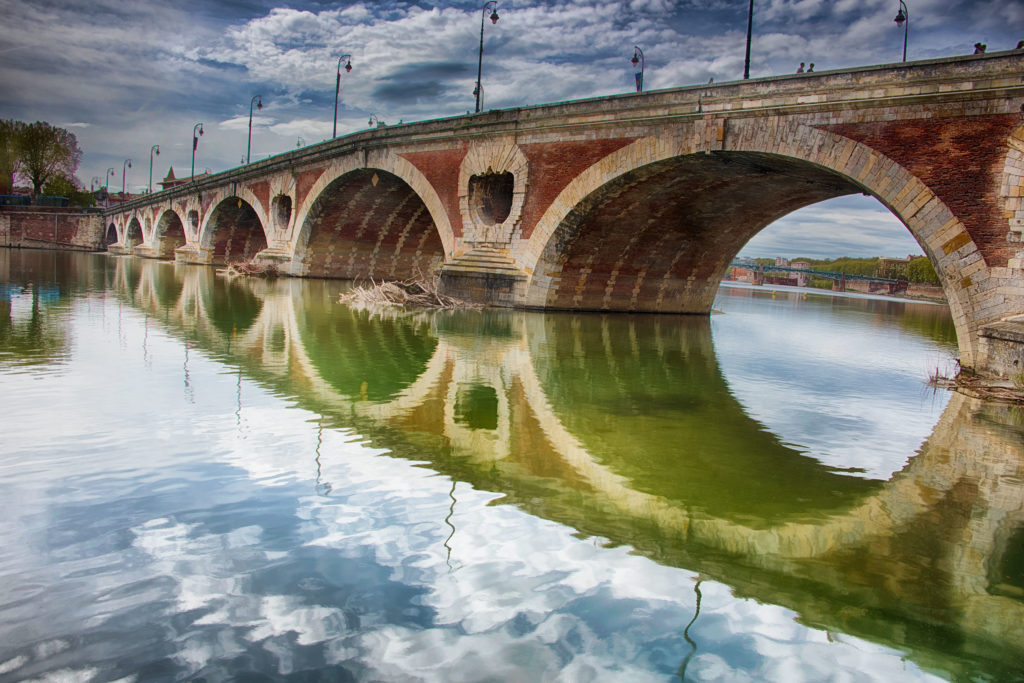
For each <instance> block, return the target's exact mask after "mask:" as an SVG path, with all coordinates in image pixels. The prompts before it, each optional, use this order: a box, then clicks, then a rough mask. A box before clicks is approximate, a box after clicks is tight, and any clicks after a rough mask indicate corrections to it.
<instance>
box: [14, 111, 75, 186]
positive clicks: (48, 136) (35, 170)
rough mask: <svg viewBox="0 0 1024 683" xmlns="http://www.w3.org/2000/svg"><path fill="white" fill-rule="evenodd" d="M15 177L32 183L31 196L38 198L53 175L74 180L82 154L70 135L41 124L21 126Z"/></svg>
mask: <svg viewBox="0 0 1024 683" xmlns="http://www.w3.org/2000/svg"><path fill="white" fill-rule="evenodd" d="M17 141H18V144H17V149H18V155H19V159H18V169H17V172H18V174H19V175H22V176H24V177H25V178H26V179H27V180H28V181H29V182H30V183H32V195H33V196H34V197H38V196H39V194H40V191H41V190H42V187H43V185H45V184H46V181H48V180H49V179H50V178H52V177H53V176H54V175H57V174H63V175H65V176H66V177H68V178H73V177H74V176H75V171H77V170H78V162H79V161H80V160H81V158H82V150H81V149H79V148H78V139H77V138H76V137H75V135H74V133H71V132H69V131H68V130H66V129H64V128H58V127H56V126H53V125H50V124H49V123H46V122H45V121H36V122H35V123H30V124H27V125H26V124H22V128H21V130H20V132H19V134H18V135H17Z"/></svg>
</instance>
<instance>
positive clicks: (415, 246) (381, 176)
mask: <svg viewBox="0 0 1024 683" xmlns="http://www.w3.org/2000/svg"><path fill="white" fill-rule="evenodd" d="M443 250H444V245H443V244H442V240H441V236H440V234H439V232H438V229H437V227H436V225H435V224H434V221H433V219H432V216H431V214H430V211H429V209H428V208H427V206H426V204H425V203H424V202H423V200H422V199H421V197H420V195H419V194H417V192H416V191H415V189H414V188H413V187H412V186H410V185H409V184H408V183H407V182H405V181H404V180H403V179H402V178H400V177H399V176H396V175H394V174H393V173H390V172H387V171H382V170H374V169H355V170H352V171H349V172H348V173H346V174H344V175H342V176H339V177H337V178H336V179H335V180H334V181H333V182H332V183H330V184H329V185H327V186H325V187H324V188H323V190H322V191H321V192H320V194H319V195H318V196H317V199H316V201H314V202H313V203H312V204H311V205H310V207H309V209H308V211H307V212H306V214H305V220H304V221H303V223H302V228H301V230H300V232H299V234H298V236H297V238H296V245H295V252H294V256H293V264H294V265H293V268H295V267H297V268H298V272H301V273H302V274H304V275H308V276H310V277H327V278H343V279H359V278H373V279H381V278H388V279H397V280H404V279H409V278H413V277H417V276H426V275H428V274H429V273H430V272H432V271H433V270H434V269H435V268H436V267H437V266H438V265H439V264H440V262H441V261H443V259H444V251H443Z"/></svg>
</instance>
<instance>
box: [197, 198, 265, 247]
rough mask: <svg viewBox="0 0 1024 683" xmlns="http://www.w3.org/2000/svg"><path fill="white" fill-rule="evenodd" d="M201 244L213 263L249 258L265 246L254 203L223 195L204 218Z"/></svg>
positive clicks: (263, 231)
mask: <svg viewBox="0 0 1024 683" xmlns="http://www.w3.org/2000/svg"><path fill="white" fill-rule="evenodd" d="M239 194H242V192H239ZM250 194H251V193H250ZM252 199H253V201H255V198H252ZM257 205H258V202H257ZM200 247H202V248H203V249H208V250H210V252H211V260H210V263H212V264H215V265H224V264H227V263H234V262H238V261H249V260H250V259H252V257H253V256H255V255H256V254H258V253H259V252H260V251H262V250H263V249H266V248H267V235H266V232H265V230H264V228H263V223H262V221H261V220H260V217H259V214H258V213H257V211H256V209H255V208H254V205H253V203H252V202H250V201H246V200H245V199H243V198H242V197H240V196H237V195H232V196H230V197H226V198H224V199H222V200H221V201H220V202H219V203H218V204H217V206H216V207H215V208H214V209H213V210H212V211H211V212H210V215H209V216H208V217H207V219H206V221H205V225H204V226H203V231H202V235H201V237H200Z"/></svg>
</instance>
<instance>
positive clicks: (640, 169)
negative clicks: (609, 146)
mask: <svg viewBox="0 0 1024 683" xmlns="http://www.w3.org/2000/svg"><path fill="white" fill-rule="evenodd" d="M729 124H730V125H729V134H728V135H727V136H726V140H727V142H726V144H725V145H724V146H720V147H721V148H720V149H716V150H714V151H707V150H705V149H703V148H701V147H698V143H699V142H700V141H699V140H698V138H697V136H693V135H690V136H678V137H674V136H672V135H671V134H667V135H665V136H664V137H663V138H662V137H657V138H656V137H648V138H643V139H641V140H637V141H636V142H634V143H632V144H631V145H629V146H627V147H624V148H623V149H622V150H619V151H618V152H614V153H612V154H611V155H609V156H608V157H606V158H605V159H602V160H601V161H600V162H598V163H597V164H594V165H593V166H591V167H590V168H588V169H587V170H586V171H584V172H583V173H581V174H580V175H579V176H578V177H577V178H575V179H574V180H573V181H572V182H571V183H570V184H569V185H568V186H567V187H566V188H565V189H564V190H563V191H562V192H561V194H560V195H559V196H558V198H556V200H555V201H554V202H552V204H551V206H550V207H549V208H548V209H547V211H546V212H545V213H544V214H543V215H542V216H541V218H540V220H539V221H538V223H537V226H536V228H535V229H534V231H533V234H532V235H531V237H530V240H529V242H528V243H527V245H526V247H525V248H524V249H521V250H519V251H518V252H517V257H518V258H519V261H520V265H521V267H523V268H524V269H525V270H526V272H529V273H533V275H532V277H531V279H530V282H529V285H528V288H527V291H526V295H525V301H524V303H525V304H526V305H527V306H531V307H552V305H551V303H549V300H550V299H551V292H552V291H554V290H556V289H557V288H561V289H562V292H563V296H562V297H561V299H558V298H556V299H555V301H554V304H555V305H554V307H569V308H572V307H574V306H573V305H571V304H572V303H573V302H572V301H571V300H570V301H569V304H570V305H565V301H566V299H565V296H564V294H565V291H566V283H564V282H563V281H562V278H561V275H562V263H560V260H563V259H564V256H563V252H565V250H566V249H567V248H571V246H572V240H573V239H574V237H575V235H573V234H572V226H573V224H574V223H579V222H580V221H581V220H585V218H581V210H582V211H584V212H585V211H586V210H588V209H591V208H593V205H594V203H595V201H597V200H601V199H602V197H601V195H602V192H607V190H608V188H612V189H613V190H614V191H617V192H621V193H628V192H629V191H630V189H631V188H630V185H631V183H632V189H633V190H635V189H636V187H637V186H639V184H642V183H643V182H644V181H645V179H646V177H647V176H648V174H649V172H650V171H651V170H652V169H653V170H654V171H658V170H659V169H664V168H665V165H669V166H670V165H671V164H673V163H677V162H676V160H679V159H686V158H689V159H694V160H697V159H704V158H707V159H717V161H716V162H714V163H728V160H729V159H730V156H731V155H738V156H739V157H742V158H744V159H746V160H747V163H748V165H751V167H756V165H757V164H758V163H762V162H763V163H764V164H766V165H767V166H768V167H769V168H771V167H773V166H775V167H776V168H777V169H778V170H781V171H782V172H795V173H797V174H801V173H805V172H806V173H807V174H808V176H807V177H806V178H804V179H802V180H801V182H807V183H810V184H813V183H815V182H833V181H834V182H836V183H839V186H837V188H836V189H835V193H834V194H831V196H840V195H842V194H850V193H851V192H855V191H862V192H865V193H867V194H870V195H872V196H874V197H875V198H876V199H878V200H879V201H880V202H881V203H882V204H883V205H884V206H886V207H887V208H888V209H889V210H890V211H891V212H892V213H893V214H894V215H895V216H896V217H897V218H899V219H900V221H902V222H903V224H904V225H905V226H906V227H907V229H908V230H909V231H910V232H911V234H912V235H913V236H914V238H915V239H916V240H917V242H918V243H919V244H920V245H921V247H922V249H923V250H924V251H925V253H926V254H927V255H928V257H929V259H930V260H931V261H932V263H933V265H934V266H935V270H936V272H937V273H938V274H939V277H940V279H941V281H942V285H943V288H944V290H945V292H946V295H947V298H948V301H949V306H950V310H951V312H952V314H953V318H954V323H955V325H956V330H957V336H958V339H959V344H960V351H961V362H962V363H963V364H964V365H965V366H968V367H970V366H972V365H973V362H974V358H975V354H976V353H977V348H976V346H977V333H978V327H979V324H978V322H977V321H976V319H975V316H974V315H973V313H974V309H975V306H974V303H973V300H974V298H975V296H976V294H977V292H976V286H975V285H973V282H972V280H971V278H970V277H969V273H968V272H967V270H966V269H968V268H970V269H973V270H972V272H976V271H977V270H979V269H985V268H986V267H987V266H986V264H985V263H984V260H983V259H982V258H981V255H980V254H979V253H978V249H977V246H976V245H975V244H974V242H973V240H972V239H971V237H970V235H969V234H968V233H967V230H966V229H965V227H964V225H963V223H962V222H961V221H960V220H959V219H958V218H957V217H956V216H955V215H954V214H953V213H952V211H951V210H950V209H949V207H947V206H946V205H945V204H944V203H943V202H942V201H941V200H940V199H939V198H938V197H937V196H936V195H935V193H934V192H932V191H931V190H930V189H929V188H928V187H927V186H926V185H925V184H924V183H923V182H922V181H921V180H920V179H918V178H917V177H915V176H914V175H913V174H912V173H910V172H909V171H908V170H907V169H905V168H903V167H901V166H900V165H899V164H897V163H896V162H894V161H893V160H891V159H889V158H888V157H886V156H885V155H883V154H881V153H879V152H878V151H876V150H874V149H872V148H870V147H867V146H866V145H863V144H861V143H858V142H856V141H853V140H850V139H848V138H845V137H842V136H839V135H836V134H834V133H829V132H826V131H822V130H820V129H817V128H813V127H810V126H806V125H803V124H799V123H790V124H787V125H784V126H778V127H773V126H768V125H765V124H764V123H762V122H760V121H758V120H750V121H736V122H733V121H730V122H729ZM681 139H682V140H685V142H680V140H681ZM705 152H706V153H705ZM733 158H737V157H736V156H734V157H733ZM808 187H810V185H809V186H808ZM825 194H826V196H820V197H818V198H814V197H813V196H808V197H806V198H805V200H802V199H801V198H800V197H799V193H798V192H797V193H794V196H793V197H792V198H791V199H792V201H791V202H790V204H791V205H790V206H788V208H787V207H785V206H780V207H779V208H780V209H784V208H786V209H787V210H785V211H784V212H783V213H780V214H778V215H775V216H771V215H761V216H757V217H756V218H758V219H760V220H761V222H762V223H763V224H760V225H758V224H753V225H752V226H751V227H752V228H754V229H753V230H748V231H747V232H749V234H747V235H746V237H745V238H744V239H742V241H738V242H737V243H735V244H734V245H733V246H732V250H731V252H729V253H728V254H726V253H725V251H728V249H725V247H723V250H724V251H723V252H722V253H719V254H707V255H704V254H700V253H695V254H684V255H683V257H690V258H692V259H694V260H700V259H701V257H705V258H708V260H712V261H715V263H714V267H711V268H708V269H707V270H708V272H707V273H702V274H701V276H700V277H703V278H704V279H705V280H707V281H708V282H709V283H710V285H709V287H706V288H703V289H700V288H699V287H698V285H697V280H699V279H700V277H697V278H695V277H692V273H690V274H689V275H690V276H691V277H689V278H688V279H686V278H677V277H674V284H675V285H676V286H674V287H669V288H668V289H667V291H668V297H666V298H663V299H662V300H661V301H657V299H655V301H654V303H655V304H656V305H646V306H636V307H634V308H633V310H675V309H673V308H672V307H670V306H667V305H666V299H667V298H671V297H674V296H676V295H678V294H680V293H685V294H686V295H687V296H694V297H695V299H696V300H697V306H696V307H695V309H694V310H692V311H688V312H702V313H706V312H707V311H708V310H709V309H710V305H711V300H712V299H713V296H714V292H715V291H716V290H717V283H718V281H719V279H720V277H721V275H722V273H724V271H725V268H726V267H727V266H728V262H729V261H730V260H731V258H732V256H733V255H734V254H735V253H737V252H738V251H739V250H740V249H741V248H742V247H743V245H744V244H745V243H746V241H747V240H749V238H750V237H752V236H753V234H756V232H758V231H760V230H761V229H763V228H764V227H766V226H767V225H769V224H770V223H771V222H774V220H777V219H778V218H779V217H781V216H782V215H785V213H788V212H789V211H792V210H795V209H796V208H799V207H800V206H806V205H808V204H813V203H815V202H817V201H821V200H823V199H826V198H828V196H827V195H828V193H825ZM811 195H813V193H811ZM730 197H732V198H733V199H735V198H736V197H737V195H735V194H734V195H730ZM740 198H741V199H744V200H748V201H749V195H747V196H741V197H740ZM801 201H803V203H802V204H801V203H800V202H801ZM717 208H721V206H719V207H717ZM768 213H770V212H768ZM766 219H770V220H766ZM622 222H623V223H625V224H627V225H628V224H629V219H628V218H624V220H623V221H622ZM627 242H628V240H627ZM629 246H630V245H629V244H627V243H624V248H625V247H629ZM609 248H610V247H609ZM677 256H678V254H677ZM582 265H583V266H585V265H586V264H582ZM677 267H678V264H677V263H673V264H671V265H670V266H669V270H673V269H676V268H677ZM577 268H578V270H580V271H584V270H586V268H585V267H583V268H580V267H579V266H577ZM674 272H677V271H674ZM665 273H666V274H665V275H663V276H665V277H667V273H668V271H667V270H666V271H665ZM642 277H643V274H640V276H639V277H638V278H636V279H641V278H642ZM684 279H686V282H683V280H684ZM608 280H609V281H610V282H605V283H604V284H605V286H606V288H607V289H608V292H609V293H610V294H612V295H614V296H615V297H616V298H619V299H621V297H623V296H624V297H625V299H626V300H627V301H628V300H631V296H630V295H631V294H632V295H633V298H632V299H633V300H635V297H636V291H635V289H636V288H635V284H636V283H635V279H634V281H633V283H632V284H634V291H632V292H630V291H629V290H628V289H626V290H625V291H623V289H624V288H628V286H629V285H630V281H629V279H628V278H627V279H626V282H616V281H615V277H614V273H613V275H612V277H611V278H609V279H608ZM574 284H575V285H576V288H577V289H578V290H579V291H582V292H584V293H585V290H586V288H587V287H590V288H591V290H593V289H594V287H595V286H596V285H595V283H587V282H586V281H585V280H584V279H583V278H578V281H577V282H576V283H574ZM664 291H666V290H664V289H663V292H664ZM590 294H591V295H593V294H594V292H593V291H591V292H590ZM590 301H591V302H592V301H593V298H591V299H590ZM598 308H600V307H599V306H598ZM627 310H629V309H628V308H627Z"/></svg>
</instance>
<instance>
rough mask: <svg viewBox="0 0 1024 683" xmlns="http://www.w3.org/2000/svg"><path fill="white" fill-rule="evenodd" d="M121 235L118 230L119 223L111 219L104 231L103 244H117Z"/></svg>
mask: <svg viewBox="0 0 1024 683" xmlns="http://www.w3.org/2000/svg"><path fill="white" fill-rule="evenodd" d="M118 240H120V237H119V236H118V232H117V225H116V224H115V223H114V221H110V222H109V223H108V224H107V227H106V230H104V231H103V245H104V246H108V247H109V246H110V245H111V244H117V242H118Z"/></svg>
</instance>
